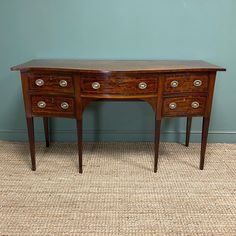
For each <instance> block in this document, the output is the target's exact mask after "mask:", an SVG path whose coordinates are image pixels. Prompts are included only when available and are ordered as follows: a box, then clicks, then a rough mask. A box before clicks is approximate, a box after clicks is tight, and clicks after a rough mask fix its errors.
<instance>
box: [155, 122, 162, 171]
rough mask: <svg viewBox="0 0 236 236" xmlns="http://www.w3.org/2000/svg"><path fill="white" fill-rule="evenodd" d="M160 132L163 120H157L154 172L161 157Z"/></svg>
mask: <svg viewBox="0 0 236 236" xmlns="http://www.w3.org/2000/svg"><path fill="white" fill-rule="evenodd" d="M160 133H161V120H156V122H155V157H154V173H156V172H157V164H158V157H159V146H160Z"/></svg>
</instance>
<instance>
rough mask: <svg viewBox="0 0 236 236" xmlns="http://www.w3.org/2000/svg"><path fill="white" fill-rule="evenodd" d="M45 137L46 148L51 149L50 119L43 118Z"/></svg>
mask: <svg viewBox="0 0 236 236" xmlns="http://www.w3.org/2000/svg"><path fill="white" fill-rule="evenodd" d="M43 126H44V135H45V141H46V147H49V128H48V127H49V118H48V117H43Z"/></svg>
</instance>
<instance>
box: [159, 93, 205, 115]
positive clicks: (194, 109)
mask: <svg viewBox="0 0 236 236" xmlns="http://www.w3.org/2000/svg"><path fill="white" fill-rule="evenodd" d="M205 105H206V97H199V96H189V97H172V98H164V102H163V107H162V114H163V116H186V115H193V116H201V115H204V112H205Z"/></svg>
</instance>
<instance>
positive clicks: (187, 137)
mask: <svg viewBox="0 0 236 236" xmlns="http://www.w3.org/2000/svg"><path fill="white" fill-rule="evenodd" d="M191 125H192V117H187V124H186V139H185V146H186V147H188V146H189V140H190V132H191Z"/></svg>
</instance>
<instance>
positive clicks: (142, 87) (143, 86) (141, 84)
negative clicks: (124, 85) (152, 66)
mask: <svg viewBox="0 0 236 236" xmlns="http://www.w3.org/2000/svg"><path fill="white" fill-rule="evenodd" d="M138 87H139V88H140V89H146V88H147V84H146V83H145V82H141V83H139V85H138Z"/></svg>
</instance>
